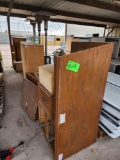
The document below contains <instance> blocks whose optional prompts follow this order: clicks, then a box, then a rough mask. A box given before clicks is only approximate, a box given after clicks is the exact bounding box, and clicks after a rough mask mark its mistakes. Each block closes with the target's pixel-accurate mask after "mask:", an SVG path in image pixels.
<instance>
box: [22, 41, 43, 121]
mask: <svg viewBox="0 0 120 160" xmlns="http://www.w3.org/2000/svg"><path fill="white" fill-rule="evenodd" d="M21 53H22V66H23V74H24V81H23V92H22V108H23V109H24V110H25V111H26V113H27V114H28V116H29V117H30V119H31V120H32V121H34V120H35V119H36V117H37V114H38V112H37V111H38V88H37V85H38V82H39V79H38V78H36V77H35V73H36V72H38V68H39V66H41V65H44V47H43V45H38V44H35V43H32V42H21Z"/></svg>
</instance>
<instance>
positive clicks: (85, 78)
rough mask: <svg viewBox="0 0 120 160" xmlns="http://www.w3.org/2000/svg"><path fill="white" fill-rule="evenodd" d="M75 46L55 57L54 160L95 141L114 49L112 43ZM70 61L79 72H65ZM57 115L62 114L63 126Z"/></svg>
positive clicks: (65, 156)
mask: <svg viewBox="0 0 120 160" xmlns="http://www.w3.org/2000/svg"><path fill="white" fill-rule="evenodd" d="M74 43H76V46H78V47H76V51H78V52H76V53H73V54H69V55H67V56H62V57H55V75H54V76H55V109H56V114H55V119H56V125H55V126H56V129H55V160H58V159H59V155H62V154H63V158H61V160H62V159H65V158H67V157H68V156H70V155H72V154H74V153H76V152H78V151H80V150H81V149H83V148H85V147H87V146H89V145H90V144H92V143H94V142H95V141H96V137H97V132H98V124H99V116H100V112H101V106H102V101H103V94H104V89H105V85H106V79H107V73H108V69H109V66H110V60H111V55H112V50H113V44H106V43H91V44H90V43H89V44H88V45H86V44H87V43H80V42H79V43H78V42H74ZM81 46H82V47H81ZM88 48H89V49H88ZM82 49H84V50H83V51H82ZM85 49H86V50H85ZM79 50H81V51H79ZM69 60H71V61H74V62H77V63H79V64H80V68H79V70H78V72H73V71H70V70H67V69H66V66H67V63H68V61H69ZM60 114H65V123H63V124H60Z"/></svg>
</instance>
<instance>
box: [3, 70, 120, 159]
mask: <svg viewBox="0 0 120 160" xmlns="http://www.w3.org/2000/svg"><path fill="white" fill-rule="evenodd" d="M22 81H23V76H22V74H21V73H16V72H15V71H14V70H13V69H5V72H4V83H5V92H4V95H5V99H4V117H3V120H2V121H1V127H2V128H1V129H0V150H1V149H7V148H9V147H13V146H15V145H17V144H18V143H19V142H20V141H21V140H24V141H25V145H23V146H21V147H19V148H18V149H16V150H15V152H14V155H13V160H53V156H52V153H51V151H50V149H49V147H48V145H47V143H46V141H45V139H44V136H43V134H42V132H41V130H40V128H39V124H38V122H31V121H30V119H29V118H28V116H27V115H26V113H25V112H24V110H23V109H22V108H21V93H22V92H21V91H22ZM92 149H93V150H94V152H92ZM67 160H120V138H117V139H111V138H110V137H107V138H105V139H103V140H97V142H96V143H94V144H93V145H91V146H90V147H87V148H86V149H84V150H82V151H80V152H78V153H76V154H75V155H73V156H71V157H69V158H67Z"/></svg>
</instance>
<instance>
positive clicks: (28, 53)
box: [21, 42, 44, 78]
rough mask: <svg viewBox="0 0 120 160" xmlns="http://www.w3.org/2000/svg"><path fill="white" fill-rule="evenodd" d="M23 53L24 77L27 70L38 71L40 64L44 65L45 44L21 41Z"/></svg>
mask: <svg viewBox="0 0 120 160" xmlns="http://www.w3.org/2000/svg"><path fill="white" fill-rule="evenodd" d="M21 54H22V65H23V74H24V78H25V77H26V72H31V73H34V72H38V66H41V65H44V46H43V45H38V44H36V43H33V42H21Z"/></svg>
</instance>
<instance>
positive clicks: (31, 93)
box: [21, 78, 38, 121]
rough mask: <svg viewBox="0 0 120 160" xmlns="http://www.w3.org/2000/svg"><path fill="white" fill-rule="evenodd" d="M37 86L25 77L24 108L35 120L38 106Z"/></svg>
mask: <svg viewBox="0 0 120 160" xmlns="http://www.w3.org/2000/svg"><path fill="white" fill-rule="evenodd" d="M37 93H38V92H37V86H36V85H35V84H33V83H32V82H31V81H29V80H27V79H25V78H24V79H23V91H22V104H21V105H22V108H23V109H24V110H25V112H26V113H27V114H28V116H29V117H30V119H31V120H32V121H34V120H35V118H36V114H37V106H38V96H37Z"/></svg>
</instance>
